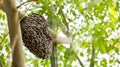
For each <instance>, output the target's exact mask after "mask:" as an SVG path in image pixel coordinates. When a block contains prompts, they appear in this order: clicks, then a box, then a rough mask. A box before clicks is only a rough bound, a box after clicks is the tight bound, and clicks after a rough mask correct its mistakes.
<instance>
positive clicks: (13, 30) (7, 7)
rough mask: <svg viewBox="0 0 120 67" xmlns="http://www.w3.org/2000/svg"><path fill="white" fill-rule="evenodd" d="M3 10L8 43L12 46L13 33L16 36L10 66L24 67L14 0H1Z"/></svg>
mask: <svg viewBox="0 0 120 67" xmlns="http://www.w3.org/2000/svg"><path fill="white" fill-rule="evenodd" d="M3 6H4V11H5V13H6V15H7V20H8V28H9V35H10V43H11V46H13V42H14V38H15V35H18V38H17V40H16V43H15V48H14V51H13V54H12V61H13V62H12V67H25V65H24V55H23V50H22V49H23V47H22V37H21V30H20V24H19V19H18V11H17V8H16V5H15V1H14V0H3Z"/></svg>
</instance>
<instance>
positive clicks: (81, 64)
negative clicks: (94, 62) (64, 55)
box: [71, 49, 84, 67]
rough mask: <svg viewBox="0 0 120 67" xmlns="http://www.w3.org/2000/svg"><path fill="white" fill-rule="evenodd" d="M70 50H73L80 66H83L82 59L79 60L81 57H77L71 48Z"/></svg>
mask: <svg viewBox="0 0 120 67" xmlns="http://www.w3.org/2000/svg"><path fill="white" fill-rule="evenodd" d="M71 50H72V49H71ZM72 52H73V54H74V55H75V56H76V57H77V59H78V61H79V64H80V66H82V67H84V65H83V63H82V61H81V59H80V58H79V57H78V55H77V54H76V53H75V51H74V50H72Z"/></svg>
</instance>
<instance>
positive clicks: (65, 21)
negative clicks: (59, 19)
mask: <svg viewBox="0 0 120 67" xmlns="http://www.w3.org/2000/svg"><path fill="white" fill-rule="evenodd" d="M58 6H59V8H60V12H61V14H62V16H63V21H64V24H65V25H66V27H67V32H68V31H69V26H68V23H67V20H66V18H65V15H64V13H63V11H62V7H61V6H60V5H59V4H58Z"/></svg>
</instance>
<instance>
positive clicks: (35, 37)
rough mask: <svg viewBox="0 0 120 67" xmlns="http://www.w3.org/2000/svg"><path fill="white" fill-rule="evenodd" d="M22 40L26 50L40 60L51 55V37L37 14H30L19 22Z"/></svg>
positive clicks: (43, 19) (42, 18)
mask: <svg viewBox="0 0 120 67" xmlns="http://www.w3.org/2000/svg"><path fill="white" fill-rule="evenodd" d="M20 26H21V32H22V39H23V42H24V44H25V46H26V47H27V48H28V50H29V51H30V52H31V53H33V54H34V55H35V56H36V57H38V58H41V59H46V58H48V57H49V56H50V55H51V53H52V37H51V36H50V33H49V30H48V24H47V22H46V21H45V18H44V17H43V16H42V15H39V14H31V15H28V16H27V17H25V18H23V19H22V20H21V22H20Z"/></svg>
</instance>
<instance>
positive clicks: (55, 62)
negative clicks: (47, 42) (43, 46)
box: [50, 43, 58, 67]
mask: <svg viewBox="0 0 120 67" xmlns="http://www.w3.org/2000/svg"><path fill="white" fill-rule="evenodd" d="M50 60H51V67H58V55H57V43H53V45H52V55H51V57H50Z"/></svg>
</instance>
